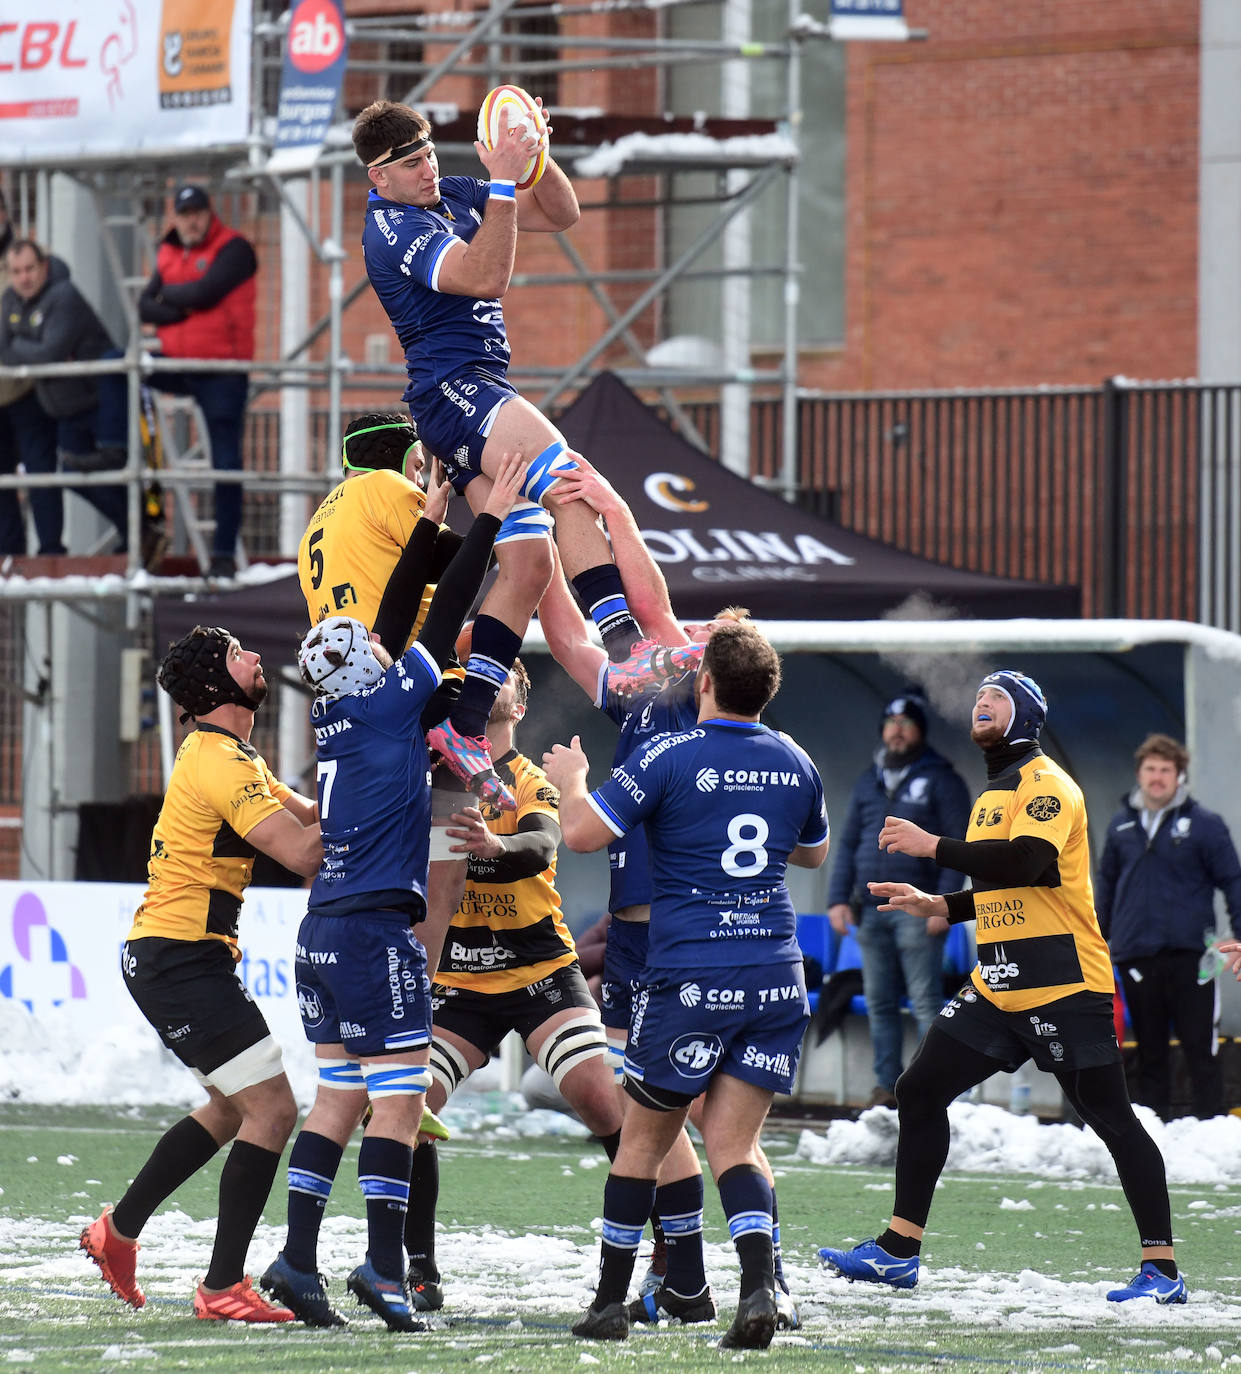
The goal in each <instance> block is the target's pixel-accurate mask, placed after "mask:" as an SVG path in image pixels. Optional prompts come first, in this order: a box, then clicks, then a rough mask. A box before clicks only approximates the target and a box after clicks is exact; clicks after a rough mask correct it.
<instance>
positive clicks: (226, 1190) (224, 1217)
mask: <svg viewBox="0 0 1241 1374" xmlns="http://www.w3.org/2000/svg"><path fill="white" fill-rule="evenodd" d="M279 1167H280V1151H279V1150H265V1149H264V1148H263V1147H262V1146H261V1145H252V1144H251V1143H250V1142H249V1141H248V1140H234V1141H233V1148H232V1149H231V1150H229V1152H228V1158H227V1159H226V1160H225V1161H224V1167H223V1168H222V1169H221V1170H220V1203H219V1207H220V1219H219V1221H217V1222H216V1227H215V1248H214V1249H213V1250H212V1252H211V1265H210V1267H209V1268H208V1269H207V1277H206V1278H205V1279H203V1286H204V1287H206V1288H215V1289H220V1288H231V1287H232V1286H233V1284H235V1283H240V1282H241V1280H242V1278H243V1277H244V1275H245V1272H246V1251H247V1250H248V1249H249V1248H250V1242H251V1241H252V1240H253V1239H254V1228H255V1227H256V1226H257V1225H258V1224H259V1218H260V1217H261V1216H262V1215H263V1205H264V1204H265V1203H266V1201H267V1199H268V1197H269V1196H270V1194H271V1185H272V1184H273V1183H274V1182H275V1180H276V1170H277V1169H278V1168H279Z"/></svg>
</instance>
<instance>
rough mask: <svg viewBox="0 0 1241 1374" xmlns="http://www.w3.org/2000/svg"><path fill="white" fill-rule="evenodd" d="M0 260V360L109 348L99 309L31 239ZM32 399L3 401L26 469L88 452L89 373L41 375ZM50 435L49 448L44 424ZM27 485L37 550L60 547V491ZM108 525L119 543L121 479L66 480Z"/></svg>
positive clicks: (32, 360) (93, 389) (30, 360)
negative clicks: (96, 482) (103, 482)
mask: <svg viewBox="0 0 1241 1374" xmlns="http://www.w3.org/2000/svg"><path fill="white" fill-rule="evenodd" d="M5 261H6V263H7V266H8V271H9V285H8V287H7V289H6V290H5V292H4V294H3V296H0V363H6V364H8V365H10V366H20V365H22V364H37V363H64V362H83V361H93V360H95V359H98V358H102V357H103V356H104V355H105V354H106V353H108V352H110V351H112V350H113V343H112V340H111V338H109V336H108V331H107V330H106V329H105V328H104V326H103V323H102V322H101V320H100V319H99V316H98V315H96V314H95V312H94V310H93V309H92V308H91V306H90V303H89V302H88V301H87V300H86V298H85V297H84V296H83V295H82V293H81V292H80V291H79V290H78V289H77V287H76V286H74V284H73V283H72V282H71V281H70V280H69V274H68V270H67V269H66V268H64V264H63V263H60V262H59V260H58V259H53V258H50V257H49V256H48V255H47V254H46V253H45V252H44V251H43V249H42V248H40V246H39V245H38V244H37V243H35V242H34V241H33V240H32V239H17V240H16V241H14V242H13V243H11V244H10V245H9V249H8V252H7V254H6V255H5ZM34 401H35V402H36V403H37V404H36V406H35V407H31V406H29V405H27V404H26V398H23V400H21V401H18V402H17V403H16V405H15V406H13V407H10V414H11V418H12V420H13V428H14V431H15V433H16V438H17V451H18V456H19V457H20V459H21V461H22V463H23V465H24V466H25V468H26V471H27V472H31V473H34V472H52V471H55V467H56V448H57V447H59V448H60V449H61V450H62V452H64V453H65V454H66V455H67V459H68V461H70V463H71V462H72V457H73V456H74V455H79V454H88V453H90V452H92V451H93V450H94V448H95V445H96V436H95V432H94V427H95V417H96V412H97V409H98V402H99V388H98V386H97V384H96V382H95V380H94V378H92V377H41V378H39V379H38V380H37V381H36V382H35V386H34ZM51 425H54V426H55V430H56V438H55V441H54V443H53V445H52V447H51V451H50V453H49V435H50V432H51V431H50V426H51ZM44 490H45V491H46V493H47V497H48V498H50V499H45V497H44V494H43V492H35V493H32V497H31V506H32V510H33V513H34V518H35V526H36V530H37V532H38V535H39V551H40V552H41V553H63V552H64V551H65V549H64V544H63V543H62V542H61V534H62V525H63V514H62V512H63V507H62V504H61V498H60V492H59V491H51V490H48V489H44ZM73 490H75V491H77V493H78V495H80V496H82V497H84V498H85V499H86V500H87V501H89V502H90V503H91V505H92V506H94V507H95V509H96V510H98V511H99V512H100V514H101V515H103V516H104V518H105V519H107V520H110V521H111V522H112V524H113V525H115V526H116V530H117V533H118V534H119V536H120V548H121V549H122V550H123V549H124V548H125V547H126V546H127V530H128V522H127V511H128V508H127V504H126V495H125V488H124V487H122V486H106V487H82V488H80V489H79V488H74V489H73Z"/></svg>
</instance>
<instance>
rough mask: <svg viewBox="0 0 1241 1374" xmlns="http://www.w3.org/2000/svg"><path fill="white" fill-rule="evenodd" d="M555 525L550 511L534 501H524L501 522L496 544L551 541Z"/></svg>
mask: <svg viewBox="0 0 1241 1374" xmlns="http://www.w3.org/2000/svg"><path fill="white" fill-rule="evenodd" d="M555 524H556V521H555V520H554V519H553V518H552V515H551V512H550V511H545V510H544V509H543V507H542V506H536V505H535V504H534V502H533V501H523V502H522V503H521V504H520V505H517V506H514V507H513V509H512V510H511V511H509V513H508V514H507V515H506V516H505V517H504V519H503V520H501V521H500V528H499V530H498V531H497V532H496V540H495V542H496V543H497V544H513V543H516V542H517V541H518V540H519V539H550V538H551V537H552V529H553V528H554V527H555Z"/></svg>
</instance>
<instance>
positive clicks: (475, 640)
mask: <svg viewBox="0 0 1241 1374" xmlns="http://www.w3.org/2000/svg"><path fill="white" fill-rule="evenodd" d="M520 650H521V636H520V635H518V634H514V633H513V631H512V630H510V629H509V627H508V626H507V625H506V624H505V623H504V622H503V621H502V620H497V619H496V618H495V616H491V615H480V616H479V617H478V618H477V619H476V620H475V621H474V628H473V630H472V631H471V632H470V657H469V661H468V662H467V663H466V665H465V681H464V682H463V683H462V684H461V695H460V696H459V697H458V698H457V700H456V702H455V703H454V705H453V708H452V710H451V711H450V712H449V716H448V719H449V720H450V721H451V722H452V725H453V728H454V729H456V730H459V731H460V732H461V733H462V734H463V735H472V736H475V737H477V736H479V735H481V734H482V733H483V732H484V731H485V730H486V729H487V717H488V716H489V715H490V714H491V708H492V707H493V706H494V705H495V704H496V694H497V693H498V692H499V690H500V688H501V687H503V686H504V684H505V682H506V681H507V679H508V675H509V673H510V672H512V670H513V660H514V659H515V658H516V657H517V655H518V653H519V652H520Z"/></svg>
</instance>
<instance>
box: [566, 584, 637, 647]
mask: <svg viewBox="0 0 1241 1374" xmlns="http://www.w3.org/2000/svg"><path fill="white" fill-rule="evenodd" d="M573 590H574V591H575V592H576V593H577V595H578V599H579V600H580V601H581V603H582V606H583V607H584V608H585V610H586V613H587V614H588V615H589V616H590V618H591V619H592V620H593V621H594V622H595V625H596V627H597V628H598V630H599V634H600V637H601V638H602V639H603V647H604V648H605V649H606V650H607V651H608V657H609V658H610V659H611V660H612V662H613V663H620V662H621V661H622V660H623V659H626V658H628V657H629V652H630V650H631V649H632V648H633V646H634V644H635V643H637V641H638V640H639V639H641V638H642V631H641V630H640V629H639V628H638V622H637V621H636V620H635V619H634V618H633V616H632V615H631V614H630V611H629V603H628V602H627V601H626V600H625V588H624V585H623V584H622V582H621V575H620V570H619V569H618V568H617V566H616V564H615V563H600V564H599V565H598V566H597V567H594V568H587V569H586V570H585V571H584V572H580V573H578V575H577V576H576V577H575V578H574V579H573Z"/></svg>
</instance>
